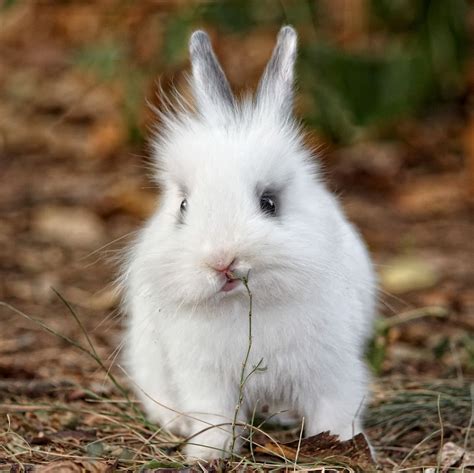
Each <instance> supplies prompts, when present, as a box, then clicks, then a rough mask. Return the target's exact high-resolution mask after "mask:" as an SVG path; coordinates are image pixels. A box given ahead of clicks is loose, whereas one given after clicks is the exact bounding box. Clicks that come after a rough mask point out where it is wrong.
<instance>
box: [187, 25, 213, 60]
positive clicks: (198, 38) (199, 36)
mask: <svg viewBox="0 0 474 473" xmlns="http://www.w3.org/2000/svg"><path fill="white" fill-rule="evenodd" d="M210 47H211V41H210V40H209V36H208V34H207V33H206V32H205V31H202V30H196V31H195V32H194V33H193V34H192V35H191V37H190V38H189V50H190V51H191V54H193V53H195V52H196V51H198V50H199V49H201V50H202V49H205V50H207V49H210Z"/></svg>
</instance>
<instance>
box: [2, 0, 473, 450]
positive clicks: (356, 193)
mask: <svg viewBox="0 0 474 473" xmlns="http://www.w3.org/2000/svg"><path fill="white" fill-rule="evenodd" d="M282 24H291V25H293V26H294V27H295V28H296V29H297V30H298V33H299V38H300V49H299V58H298V65H297V69H298V73H297V74H298V84H297V88H298V91H297V106H296V112H297V115H298V117H300V118H301V120H302V121H303V122H304V124H305V125H306V128H307V130H308V137H307V140H308V143H309V145H310V146H314V147H316V148H317V149H318V150H319V152H318V153H319V156H318V158H317V159H318V160H320V161H321V162H322V163H323V167H324V170H325V174H326V177H327V180H328V182H329V185H330V187H331V188H332V189H333V190H334V191H335V192H336V193H337V194H338V195H339V196H340V198H341V200H342V202H343V204H344V207H345V209H346V211H347V213H348V215H349V216H350V218H351V219H352V220H353V221H354V222H355V223H356V224H357V225H358V227H359V228H360V230H361V232H362V234H363V235H364V237H365V239H366V241H367V243H368V246H369V248H370V250H371V252H372V254H373V256H374V259H375V261H376V264H377V268H378V272H379V275H380V280H381V284H382V291H381V294H380V296H381V303H380V315H381V320H380V322H379V323H378V325H377V330H376V335H375V337H374V340H373V342H372V344H371V348H370V351H369V354H368V357H369V361H370V363H371V365H372V368H373V370H374V373H376V375H377V376H380V377H382V378H381V379H383V380H384V381H383V383H385V385H386V386H387V385H388V384H390V383H392V384H393V383H395V384H396V383H398V382H399V380H400V379H408V380H424V379H427V380H433V379H445V380H454V381H457V382H460V383H461V385H463V383H464V382H465V380H466V379H469V376H472V374H473V371H472V369H473V368H474V339H473V337H472V334H473V333H474V284H473V283H474V265H473V261H474V258H473V244H472V241H473V238H474V224H473V214H472V210H473V204H474V57H473V54H472V52H473V46H474V44H473V43H474V7H473V3H472V2H469V1H464V0H279V1H278V0H240V1H235V0H228V1H197V0H196V1H186V0H175V1H172V0H156V1H153V0H146V1H140V2H133V1H127V0H98V1H95V2H83V1H55V2H52V1H51V2H48V1H20V0H0V300H3V301H6V302H8V303H10V304H12V305H13V306H15V307H16V308H18V309H21V310H22V311H24V312H26V313H27V314H30V315H32V316H35V317H40V318H41V319H42V320H44V321H45V322H46V323H48V325H50V326H52V327H53V328H54V329H55V330H57V331H59V332H61V333H63V334H66V335H68V336H71V337H72V338H79V337H81V335H80V332H79V331H78V328H77V326H76V325H75V324H74V323H73V322H71V319H70V318H69V317H68V315H67V308H66V307H65V305H64V304H63V303H62V302H61V300H60V299H59V298H58V297H57V296H56V295H55V293H54V292H53V291H52V290H51V288H52V287H53V288H55V289H56V290H57V291H59V292H60V293H61V295H62V296H63V297H64V298H65V299H67V301H69V302H70V303H71V304H72V305H73V306H74V307H75V308H76V310H77V311H78V313H79V314H80V317H81V319H82V320H83V323H84V325H85V326H86V328H87V330H88V332H89V333H90V336H91V338H92V340H93V341H94V344H95V345H96V347H97V349H98V351H99V353H101V354H103V355H104V357H106V358H108V359H109V360H113V359H114V355H115V354H116V353H115V352H114V349H115V348H116V347H117V345H118V343H119V334H120V323H121V321H120V317H119V316H117V305H118V297H117V295H116V294H115V293H114V291H113V287H112V283H113V280H114V278H115V277H116V276H117V270H118V269H117V268H118V267H117V260H119V257H120V252H121V249H122V248H124V247H125V246H126V243H127V241H129V239H130V236H131V235H132V234H133V233H132V232H133V231H135V230H137V229H138V228H139V226H140V224H141V222H143V221H144V219H145V218H146V217H147V216H148V215H150V213H151V212H152V211H153V209H154V208H155V206H156V203H157V201H158V195H159V192H158V190H157V189H155V188H154V184H152V182H151V180H150V179H149V175H148V173H149V170H148V169H147V164H146V158H147V156H148V148H147V137H148V136H149V129H150V126H152V125H153V124H154V123H155V117H154V116H153V113H152V112H151V110H150V108H149V106H148V104H149V103H153V104H155V105H158V106H159V105H160V96H159V94H158V88H159V87H158V83H159V82H160V83H161V85H162V86H163V88H164V89H165V90H169V89H170V88H171V87H173V86H175V87H178V88H181V89H185V88H186V79H185V72H186V71H187V70H188V69H189V62H188V52H187V41H188V38H189V35H190V33H191V32H192V31H193V30H194V29H196V28H203V29H206V30H207V31H208V32H209V34H210V35H211V37H212V39H213V43H214V47H215V49H216V53H217V55H218V57H219V59H220V61H221V63H222V65H223V68H224V70H225V71H226V73H227V75H228V77H229V80H230V82H231V84H232V86H233V88H234V90H235V91H237V92H238V91H243V90H247V89H248V88H253V87H255V86H256V84H257V82H258V79H259V76H260V74H261V73H262V70H263V68H264V66H265V64H266V62H267V60H268V59H269V57H270V54H271V50H272V48H273V46H274V42H275V36H276V33H277V32H278V29H279V28H280V26H281V25H282ZM96 376H97V370H96V367H95V365H94V363H93V362H89V360H87V359H84V357H81V356H80V355H79V354H78V352H76V351H74V350H73V349H72V348H70V347H68V346H67V344H66V343H64V342H61V341H60V340H57V339H54V338H52V337H50V336H49V335H47V334H45V333H44V332H43V331H42V330H41V329H39V328H37V327H35V326H34V325H33V324H32V323H31V322H30V321H28V320H25V319H24V318H22V317H21V316H19V315H18V314H14V313H12V312H11V310H8V309H6V308H5V307H0V378H2V377H3V378H4V379H14V380H34V379H40V380H44V379H66V378H67V379H73V380H76V381H77V382H79V383H82V384H87V383H89V382H93V381H94V380H95V379H96ZM378 386H379V387H377V385H376V386H375V390H376V391H377V389H379V390H381V388H380V385H378ZM31 395H32V394H31ZM0 397H1V389H0ZM461 420H462V419H461ZM18 422H19V424H18V426H17V427H18V429H21V428H26V427H24V426H22V424H21V421H20V420H18ZM460 422H461V421H460ZM463 422H464V421H463ZM467 422H468V419H466V422H465V423H466V424H467ZM374 432H375V433H374V435H377V433H376V431H374ZM453 432H454V433H452V435H454V436H455V435H456V432H458V434H459V435H461V433H462V431H453ZM460 432H461V433H460ZM446 435H448V434H446ZM379 440H380V439H379ZM418 440H419V439H418ZM411 441H413V442H414V440H413V439H412V440H411ZM380 442H382V440H380ZM387 442H388V440H387ZM391 454H393V452H392V453H391Z"/></svg>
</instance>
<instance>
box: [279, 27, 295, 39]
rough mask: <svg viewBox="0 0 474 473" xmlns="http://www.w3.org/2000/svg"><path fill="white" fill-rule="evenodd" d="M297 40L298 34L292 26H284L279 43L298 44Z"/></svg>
mask: <svg viewBox="0 0 474 473" xmlns="http://www.w3.org/2000/svg"><path fill="white" fill-rule="evenodd" d="M297 39H298V34H297V33H296V30H295V29H294V28H293V27H292V26H290V25H286V26H283V27H282V28H281V29H280V32H279V33H278V42H280V41H285V42H294V43H295V44H296V41H297Z"/></svg>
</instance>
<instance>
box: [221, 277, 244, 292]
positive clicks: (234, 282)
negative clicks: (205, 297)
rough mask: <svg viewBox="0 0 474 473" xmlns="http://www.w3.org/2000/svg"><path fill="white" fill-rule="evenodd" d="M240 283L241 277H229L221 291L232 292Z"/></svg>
mask: <svg viewBox="0 0 474 473" xmlns="http://www.w3.org/2000/svg"><path fill="white" fill-rule="evenodd" d="M239 284H240V279H229V278H227V279H226V281H225V283H224V285H223V286H222V287H221V292H230V291H232V290H233V289H235V288H236V287H237V286H238V285H239Z"/></svg>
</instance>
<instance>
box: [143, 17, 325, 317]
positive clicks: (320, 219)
mask: <svg viewBox="0 0 474 473" xmlns="http://www.w3.org/2000/svg"><path fill="white" fill-rule="evenodd" d="M296 46H297V37H296V33H295V31H294V30H293V28H291V27H288V26H286V27H283V28H282V29H281V31H280V33H279V35H278V40H277V44H276V47H275V49H274V51H273V54H272V56H271V59H270V61H269V63H268V65H267V66H266V69H265V71H264V74H263V77H262V79H261V81H260V83H259V86H258V90H257V93H256V94H255V97H246V98H243V99H242V100H236V98H235V97H234V95H233V93H232V91H231V88H230V86H229V83H228V81H227V79H226V77H225V75H224V73H223V71H222V68H221V66H220V65H219V62H218V60H217V58H216V56H215V54H214V52H213V50H212V47H211V43H210V41H209V38H208V36H207V34H206V33H204V32H202V31H197V32H195V33H194V34H193V35H192V37H191V39H190V48H189V49H190V55H191V64H192V75H191V85H192V91H193V94H194V98H195V102H196V107H195V110H193V111H190V110H189V107H187V106H183V107H182V108H181V109H178V110H174V111H173V112H169V111H168V112H160V114H161V117H162V120H161V125H160V129H159V131H158V133H157V136H156V137H155V139H154V141H153V152H154V158H155V162H156V175H157V179H158V181H159V183H160V185H161V187H162V189H163V194H162V198H161V202H160V208H159V210H158V211H157V214H156V215H155V216H154V218H152V220H151V222H150V224H149V226H148V229H147V232H146V233H145V240H146V242H145V243H144V244H145V246H146V251H144V252H143V253H142V255H143V258H145V259H146V262H143V261H142V263H144V264H143V265H142V268H143V271H146V272H147V277H148V279H147V280H150V276H151V280H152V281H153V283H154V284H156V286H155V287H154V288H153V291H156V292H157V294H159V299H160V304H163V303H166V302H167V303H169V304H170V305H173V304H174V305H176V306H177V305H189V306H194V307H197V306H199V305H203V306H206V307H207V308H211V307H213V306H214V307H224V306H225V305H226V304H228V303H235V302H236V301H239V300H240V301H243V300H244V299H245V301H246V303H247V301H248V299H247V294H246V292H245V287H244V286H243V285H242V284H241V283H240V282H239V281H238V280H235V278H238V277H241V276H247V275H248V278H249V286H250V287H251V289H252V292H253V293H254V294H258V300H259V302H261V303H265V304H268V303H279V301H283V300H288V298H289V297H290V298H291V299H292V300H294V297H296V296H298V295H301V294H302V293H303V292H307V293H310V292H314V284H315V283H314V281H315V280H316V279H317V278H316V273H317V272H318V271H323V270H324V267H325V266H324V259H325V255H326V254H327V253H328V252H330V251H331V244H332V242H331V236H330V235H331V225H333V222H332V220H331V212H330V210H328V207H331V205H329V206H328V205H326V204H327V202H328V199H331V197H330V196H329V194H328V192H327V191H326V190H325V188H324V186H323V184H322V183H321V182H319V180H318V178H317V168H316V166H315V164H314V162H313V159H312V156H311V153H310V152H309V151H308V150H307V149H306V148H305V146H304V144H303V140H302V137H301V133H300V130H299V126H298V124H297V123H296V121H295V119H294V117H293V112H292V108H293V82H294V63H295V59H296ZM143 258H142V259H143Z"/></svg>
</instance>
